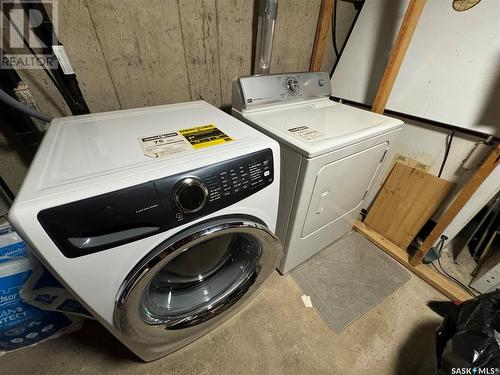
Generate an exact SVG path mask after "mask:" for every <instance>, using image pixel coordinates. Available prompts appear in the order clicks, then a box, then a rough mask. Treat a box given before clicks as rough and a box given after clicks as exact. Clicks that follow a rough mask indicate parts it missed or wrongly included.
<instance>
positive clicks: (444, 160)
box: [438, 129, 455, 177]
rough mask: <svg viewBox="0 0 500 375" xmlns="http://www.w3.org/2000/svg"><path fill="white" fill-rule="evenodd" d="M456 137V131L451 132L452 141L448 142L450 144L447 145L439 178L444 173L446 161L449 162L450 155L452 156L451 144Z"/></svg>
mask: <svg viewBox="0 0 500 375" xmlns="http://www.w3.org/2000/svg"><path fill="white" fill-rule="evenodd" d="M454 136H455V129H453V130H452V131H451V133H450V139H449V140H448V143H447V144H446V150H445V152H444V157H443V162H442V163H441V168H439V173H438V177H441V174H442V173H443V169H444V166H445V164H446V161H447V160H448V155H449V154H450V148H451V142H452V141H453V137H454Z"/></svg>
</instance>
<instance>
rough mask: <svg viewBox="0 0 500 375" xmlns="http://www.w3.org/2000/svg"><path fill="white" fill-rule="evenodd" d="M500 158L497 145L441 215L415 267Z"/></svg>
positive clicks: (422, 248) (419, 252)
mask: <svg viewBox="0 0 500 375" xmlns="http://www.w3.org/2000/svg"><path fill="white" fill-rule="evenodd" d="M499 157H500V146H499V145H496V146H495V148H494V149H493V151H492V152H491V153H490V155H489V156H488V158H487V159H486V161H485V162H484V163H483V164H482V165H481V167H479V169H478V170H477V171H476V172H475V173H474V175H473V176H472V177H471V178H470V179H469V181H467V183H466V184H465V186H464V187H463V188H462V190H461V191H460V194H458V196H457V197H456V198H455V200H454V201H453V203H452V204H451V205H450V207H448V209H447V210H446V211H445V212H444V213H443V214H442V215H441V217H440V218H439V219H438V222H437V224H436V226H435V227H434V229H433V230H432V232H431V233H430V234H429V235H428V236H427V238H426V239H425V241H424V243H423V244H422V245H421V246H420V247H419V249H418V250H417V252H416V253H415V255H413V257H412V258H411V260H410V263H411V264H412V265H413V266H416V265H417V264H419V263H420V262H421V261H422V259H423V258H424V257H425V255H426V254H427V252H428V251H429V250H430V249H431V247H432V246H433V245H434V243H436V241H437V240H438V238H439V236H441V234H443V232H444V231H445V230H446V228H447V227H448V225H450V223H451V221H452V220H453V219H454V218H455V216H457V214H458V213H459V212H460V210H461V209H462V207H463V206H464V205H465V204H466V203H467V201H468V200H469V199H470V198H471V197H472V195H473V194H474V193H475V192H476V190H477V189H478V188H479V186H480V185H481V184H482V183H483V181H484V180H485V179H486V177H488V176H489V174H490V173H491V172H492V171H493V170H494V169H495V168H496V166H497V165H498V164H499Z"/></svg>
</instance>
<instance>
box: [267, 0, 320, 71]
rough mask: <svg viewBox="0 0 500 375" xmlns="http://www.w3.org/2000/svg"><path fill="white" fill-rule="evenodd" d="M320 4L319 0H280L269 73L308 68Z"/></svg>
mask: <svg viewBox="0 0 500 375" xmlns="http://www.w3.org/2000/svg"><path fill="white" fill-rule="evenodd" d="M320 4H321V1H320V0H309V1H302V0H280V1H279V3H278V17H277V19H276V31H275V35H274V46H273V53H272V60H271V72H272V73H285V72H297V71H308V70H309V62H310V60H311V53H312V48H313V44H314V35H315V33H316V25H317V21H318V14H319V8H320Z"/></svg>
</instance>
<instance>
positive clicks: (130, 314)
mask: <svg viewBox="0 0 500 375" xmlns="http://www.w3.org/2000/svg"><path fill="white" fill-rule="evenodd" d="M231 233H235V234H246V235H250V236H252V237H254V238H256V239H257V240H258V241H259V243H260V244H261V246H262V255H261V258H260V260H259V262H258V263H259V264H258V266H257V267H258V268H259V271H258V272H257V273H256V275H255V278H254V280H252V282H251V284H250V285H246V289H245V290H243V291H238V290H236V291H232V292H233V293H232V294H230V295H228V296H227V297H228V299H227V300H226V301H224V303H222V304H219V305H218V306H215V309H214V313H213V316H209V317H208V318H206V317H205V318H200V321H199V322H197V323H196V324H193V325H189V324H184V325H183V326H182V329H177V328H176V327H173V328H172V327H168V325H167V324H165V321H161V320H160V321H157V322H155V323H153V324H152V323H151V322H149V323H147V322H145V321H144V319H143V318H142V317H141V312H140V308H141V297H142V292H143V291H144V290H145V289H146V288H148V287H149V283H150V281H151V280H152V278H153V277H154V276H155V275H156V274H157V273H158V272H159V270H161V269H162V268H163V267H164V266H165V265H166V264H168V263H169V262H170V261H171V260H172V259H174V258H175V257H176V256H178V255H179V254H180V253H182V252H183V251H185V250H187V249H189V248H191V247H193V246H195V245H197V244H200V243H202V242H205V241H207V240H209V239H212V238H215V237H218V236H222V235H224V234H231ZM281 254H282V249H281V245H280V243H279V240H278V239H277V238H276V237H275V236H274V234H273V233H272V232H270V231H269V229H268V228H267V227H266V226H265V225H263V224H261V223H260V222H259V221H258V220H257V219H254V218H249V217H241V216H227V217H220V218H216V219H212V220H208V221H206V222H203V223H199V224H197V225H194V226H193V227H191V228H188V229H186V230H184V231H182V232H180V233H178V234H177V235H175V236H173V237H172V238H171V239H169V240H166V241H165V242H163V243H162V244H160V245H159V246H157V247H156V248H155V249H154V250H152V251H151V252H150V253H149V254H148V255H146V257H144V258H143V260H142V261H140V262H139V263H138V264H137V265H136V267H134V269H133V270H132V271H131V272H130V273H129V275H128V276H127V278H126V279H125V280H124V282H123V283H122V286H121V288H120V290H119V293H118V297H117V300H116V303H115V314H114V320H115V324H116V325H117V327H118V328H119V330H120V331H121V333H122V334H125V335H126V336H128V337H129V338H131V339H132V340H134V341H136V342H138V343H144V344H149V345H151V344H155V343H156V344H160V343H166V344H168V343H174V342H176V341H179V340H180V341H183V340H184V341H185V340H187V338H188V337H191V340H193V339H194V338H196V336H200V335H201V334H203V333H204V332H205V331H208V330H210V329H211V328H213V326H214V325H215V324H217V322H218V321H220V320H222V319H225V317H226V316H229V315H230V312H231V311H233V310H235V309H237V308H238V307H241V306H240V305H243V302H244V301H245V300H246V299H247V298H248V297H250V296H251V295H252V294H253V292H254V291H255V290H256V289H257V288H258V287H259V286H260V284H262V282H263V281H264V280H265V279H266V278H267V276H268V275H269V274H270V273H271V272H272V271H273V270H274V269H275V268H276V267H277V265H278V262H279V258H280V257H281ZM234 294H236V296H234ZM245 296H246V297H247V298H245ZM231 297H236V298H235V299H234V298H233V300H231ZM240 299H241V302H240ZM226 311H227V312H226ZM205 315H208V314H205ZM197 318H198V317H196V316H195V317H187V318H186V319H187V321H188V323H189V320H190V319H197ZM184 323H185V322H184ZM172 330H177V333H174V332H175V331H172ZM178 331H182V332H183V333H179V332H178ZM186 331H189V332H186ZM180 341H179V342H180Z"/></svg>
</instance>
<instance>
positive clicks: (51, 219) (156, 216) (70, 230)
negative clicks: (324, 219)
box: [38, 149, 274, 258]
mask: <svg viewBox="0 0 500 375" xmlns="http://www.w3.org/2000/svg"><path fill="white" fill-rule="evenodd" d="M273 180H274V166H273V153H272V151H271V150H270V149H266V150H262V151H258V152H255V153H252V154H248V155H244V156H241V157H238V158H235V159H230V160H227V161H225V162H222V163H218V164H213V165H208V166H205V167H202V168H198V169H195V170H191V171H188V172H185V173H181V174H178V175H174V176H168V177H165V178H162V179H159V180H155V181H150V182H146V183H143V184H140V185H136V186H131V187H128V188H126V189H121V190H118V191H114V192H111V193H107V194H102V195H98V196H94V197H92V198H87V199H83V200H79V201H76V202H72V203H68V204H64V205H61V206H57V207H53V208H50V209H46V210H42V211H40V212H39V214H38V220H39V222H40V224H41V225H42V227H43V228H44V229H45V231H46V232H47V234H48V235H49V236H50V238H51V239H52V241H54V243H55V244H56V245H57V247H58V248H59V250H60V251H61V252H62V253H63V254H64V255H65V256H67V257H69V258H74V257H79V256H83V255H87V254H91V253H95V252H98V251H103V250H106V249H110V248H113V247H117V246H120V245H123V244H126V243H129V242H133V241H136V240H139V239H141V238H145V237H148V236H151V235H154V234H157V233H161V232H164V231H166V230H169V229H172V228H175V227H177V226H180V225H183V224H185V223H189V222H191V221H193V220H196V219H198V218H200V217H203V216H206V215H208V214H211V213H213V212H216V211H218V210H220V209H222V208H224V207H227V206H230V205H232V204H234V203H236V202H238V201H241V200H243V199H245V198H246V197H248V196H250V195H252V194H254V193H256V192H258V191H259V190H261V189H263V188H264V187H266V186H268V185H270V184H271V183H272V182H273ZM242 214H244V212H242Z"/></svg>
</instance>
